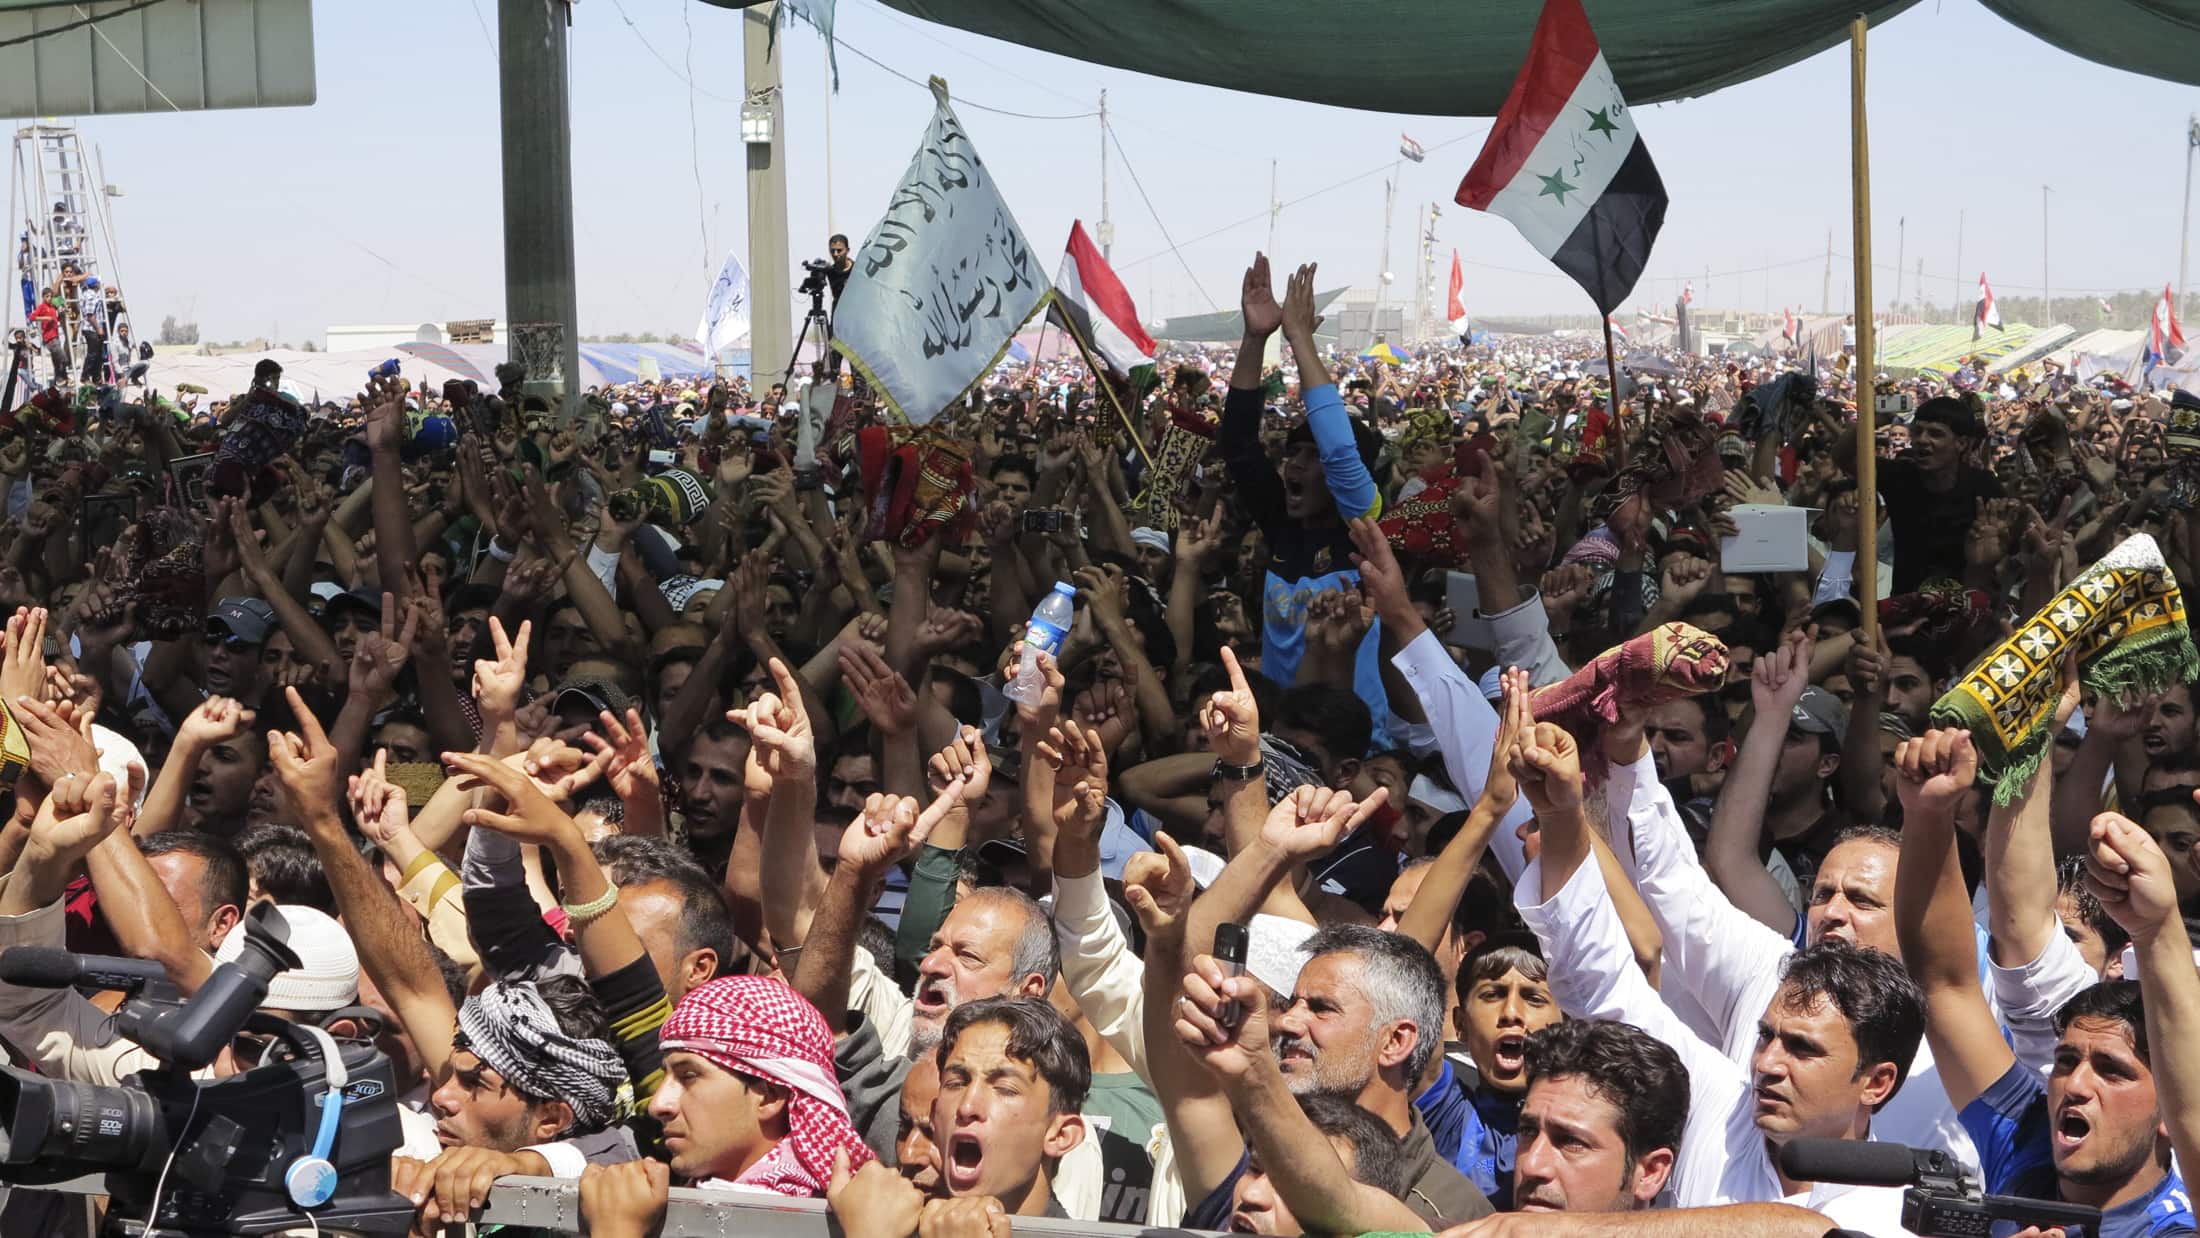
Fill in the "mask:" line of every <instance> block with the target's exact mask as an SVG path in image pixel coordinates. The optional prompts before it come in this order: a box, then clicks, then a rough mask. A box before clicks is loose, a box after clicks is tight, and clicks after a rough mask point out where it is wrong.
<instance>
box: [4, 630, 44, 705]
mask: <svg viewBox="0 0 2200 1238" xmlns="http://www.w3.org/2000/svg"><path fill="white" fill-rule="evenodd" d="M45 690H46V608H45V607H43V606H33V607H30V608H29V609H26V610H18V611H16V612H15V614H14V615H13V616H11V617H10V618H9V619H8V627H7V652H6V654H5V656H0V700H8V701H12V700H14V699H15V698H16V697H19V696H37V695H39V694H40V693H43V692H44V691H45Z"/></svg>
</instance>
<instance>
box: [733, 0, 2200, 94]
mask: <svg viewBox="0 0 2200 1238" xmlns="http://www.w3.org/2000/svg"><path fill="white" fill-rule="evenodd" d="M753 2H754V0H710V3H713V4H716V5H719V6H721V7H724V8H744V7H747V6H748V4H750V3H753ZM882 2H883V3H885V4H886V5H887V6H888V7H891V8H894V9H898V10H900V11H902V12H904V13H907V14H909V15H910V16H912V17H921V18H923V19H925V20H927V21H934V22H939V23H941V24H942V25H947V26H954V27H956V28H958V29H962V30H968V31H971V32H973V33H976V34H983V35H988V36H991V37H993V38H996V39H1002V40H1005V41H1007V42H1010V43H1017V44H1021V45H1023V46H1025V47H1036V48H1039V49H1040V50H1042V51H1049V52H1054V53H1057V54H1059V55H1063V56H1069V57H1073V58H1075V59H1078V60H1086V61H1091V62H1093V63H1095V64H1104V65H1112V66H1114V67H1116V68H1119V69H1129V70H1132V71H1134V72H1138V73H1150V74H1153V75H1155V76H1157V77H1168V78H1175V79H1177V80H1178V81H1185V82H1199V83H1202V84H1204V85H1209V86H1221V87H1225V88H1227V89H1230V90H1244V91H1250V92H1252V93H1255V94H1264V95H1277V96H1281V97H1284V98H1290V99H1304V100H1307V101H1309V102H1313V103H1326V104H1332V105H1334V106H1337V107H1353V108H1366V109H1370V110H1374V111H1383V112H1412V113H1422V114H1426V115H1431V116H1494V115H1496V114H1497V110H1498V108H1499V107H1500V106H1501V105H1502V104H1503V103H1504V101H1505V94H1506V92H1507V91H1508V90H1510V89H1511V88H1512V82H1513V77H1514V75H1515V74H1516V73H1518V72H1519V70H1520V65H1521V62H1522V61H1523V60H1524V59H1526V56H1527V51H1528V37H1529V35H1530V34H1531V33H1532V32H1533V31H1534V29H1535V21H1536V17H1537V15H1538V14H1540V13H1541V12H1542V10H1543V4H1542V0H1471V2H1470V0H1111V3H1107V4H1092V3H1070V2H1069V0H882ZM1914 3H1916V0H1880V2H1878V3H1865V4H1862V5H1859V4H1858V3H1857V0H1846V2H1845V3H1844V2H1840V0H1583V7H1584V8H1586V9H1587V10H1588V13H1589V20H1590V21H1591V22H1592V23H1594V25H1595V26H1596V32H1597V39H1598V41H1599V42H1600V43H1601V44H1602V45H1603V47H1604V53H1605V59H1606V60H1607V61H1608V62H1609V63H1610V64H1611V66H1612V76H1613V77H1614V78H1615V79H1616V80H1617V81H1618V83H1619V87H1620V90H1621V91H1622V92H1623V93H1624V94H1625V95H1626V96H1627V99H1628V101H1629V102H1631V103H1637V104H1642V103H1656V102H1659V101H1661V100H1665V99H1681V98H1687V97H1690V96H1693V95H1702V94H1708V93H1710V92H1711V91H1714V90H1717V89H1719V88H1720V87H1723V86H1732V85H1734V84H1735V83H1737V82H1745V81H1748V80H1749V79H1751V78H1754V77H1761V76H1763V75H1764V74H1767V73H1770V72H1772V71H1774V70H1776V69H1781V68H1784V67H1786V66H1788V65H1791V64H1794V63H1795V62H1796V61H1799V60H1802V59H1805V58H1807V57H1809V56H1812V55H1814V54H1816V53H1818V52H1821V51H1824V50H1825V49H1826V48H1829V47H1832V46H1834V45H1835V44H1837V43H1840V42H1842V41H1844V40H1845V39H1847V37H1848V28H1849V22H1850V20H1851V19H1852V18H1854V17H1855V15H1856V14H1857V12H1858V11H1859V9H1861V10H1862V11H1863V12H1865V13H1866V15H1867V16H1868V17H1869V18H1870V19H1871V22H1872V25H1873V26H1874V27H1877V26H1878V25H1879V24H1880V23H1882V22H1884V21H1886V20H1887V19H1888V18H1890V17H1893V16H1895V15H1896V14H1898V13H1900V12H1902V11H1903V10H1904V9H1907V8H1909V7H1910V6H1911V5H1912V4H1914ZM1982 3H1984V4H1985V5H1986V7H1987V8H1988V9H1990V10H1992V11H1993V12H1995V13H1998V14H2000V15H2001V16H2002V17H2004V18H2006V19H2008V20H2009V21H2010V22H2013V23H2015V24H2016V25H2017V26H2019V27H2021V28H2023V29H2025V30H2027V31H2030V32H2031V33H2032V34H2034V35H2037V36H2038V37H2040V38H2042V39H2044V40H2046V41H2047V42H2049V43H2052V44H2054V45H2055V46H2057V47H2059V48H2062V49H2063V50H2064V51H2067V52H2070V53H2072V54H2074V55H2078V56H2083V57H2085V58H2086V59H2088V60H2093V61H2097V62H2099V63H2101V64H2106V65H2112V66H2114V67H2116V68H2120V69H2128V70H2131V71H2133V72H2136V73H2144V74H2147V75H2149V76H2152V77H2159V78H2164V79H2167V80H2170V81H2177V82H2185V83H2188V84H2191V85H2200V0H1982ZM1892 37H1900V34H1899V32H1898V33H1897V34H1896V35H1894V36H1892ZM951 80H952V79H951ZM957 84H959V83H957Z"/></svg>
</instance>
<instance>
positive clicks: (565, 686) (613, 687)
mask: <svg viewBox="0 0 2200 1238" xmlns="http://www.w3.org/2000/svg"><path fill="white" fill-rule="evenodd" d="M569 697H578V698H580V699H581V700H584V701H586V702H588V709H589V713H591V714H597V713H602V712H604V711H606V710H609V711H610V712H611V713H613V714H618V715H623V714H625V713H626V707H627V705H628V704H630V703H631V702H630V700H629V698H628V697H627V695H626V689H624V688H622V687H620V686H619V685H617V684H615V683H613V682H611V681H610V680H608V679H599V678H597V677H595V676H593V675H576V676H574V677H573V678H571V679H568V680H566V681H565V682H563V683H561V684H559V685H558V686H557V690H556V691H555V692H553V693H552V694H551V698H550V708H551V709H553V710H558V709H563V708H565V706H566V704H567V700H568V698H569Z"/></svg>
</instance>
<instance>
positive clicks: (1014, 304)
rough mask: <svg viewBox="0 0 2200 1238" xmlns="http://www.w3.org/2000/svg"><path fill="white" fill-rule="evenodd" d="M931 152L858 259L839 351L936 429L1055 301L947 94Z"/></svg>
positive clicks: (938, 97) (916, 162)
mask: <svg viewBox="0 0 2200 1238" xmlns="http://www.w3.org/2000/svg"><path fill="white" fill-rule="evenodd" d="M932 94H933V98H934V100H935V101H936V105H935V107H934V108H933V111H932V123H931V125H930V126H928V127H927V128H926V129H925V134H924V143H923V145H921V146H919V147H918V148H917V154H916V158H914V159H912V160H911V161H910V163H909V170H908V171H907V172H906V173H904V174H903V175H902V178H901V184H900V185H899V186H898V187H897V188H896V189H895V190H894V197H893V200H892V201H891V202H890V203H888V204H887V207H886V217H885V218H884V219H881V220H880V221H879V223H878V226H877V227H875V228H873V229H872V230H871V235H870V236H869V237H867V238H865V239H864V242H863V247H862V248H861V249H859V250H857V251H856V252H855V254H854V255H853V258H854V261H855V270H854V271H852V272H850V274H849V276H848V285H847V287H846V288H845V289H843V290H842V292H841V294H840V304H839V306H838V308H837V309H835V310H834V312H833V336H834V339H833V346H834V347H835V348H837V349H839V350H840V351H841V352H842V353H844V354H846V355H847V357H848V360H849V361H850V362H852V363H854V365H855V366H856V368H857V369H858V370H860V371H862V373H863V374H864V376H865V377H866V378H868V379H869V380H870V383H871V386H872V387H873V388H875V389H876V390H877V391H878V392H879V393H880V394H881V395H882V396H883V397H884V398H885V399H886V400H887V402H888V403H890V404H891V405H892V406H893V407H894V408H895V410H896V411H898V412H900V413H901V415H902V416H903V417H905V418H907V419H908V420H910V421H912V422H916V423H920V424H921V423H924V422H929V421H931V420H932V419H933V418H934V417H936V416H938V415H939V413H940V411H941V410H943V409H945V408H946V407H947V406H948V405H949V404H952V403H954V402H955V400H956V398H957V397H959V396H961V395H962V394H963V393H964V392H965V391H967V390H969V388H970V385H971V384H972V383H975V382H977V381H978V379H980V378H981V377H983V376H984V375H985V373H986V371H987V370H990V369H991V368H992V367H993V365H994V363H995V362H997V361H999V360H1000V358H1001V356H1002V354H1003V353H1005V352H1007V351H1008V346H1009V344H1010V343H1011V342H1012V341H1013V340H1014V339H1015V336H1016V331H1017V329H1018V328H1020V327H1022V326H1023V325H1024V323H1025V321H1026V320H1028V319H1029V318H1030V317H1031V316H1032V315H1033V314H1035V313H1037V312H1038V311H1039V310H1040V308H1041V307H1043V306H1045V305H1046V303H1047V298H1048V296H1049V295H1050V294H1051V293H1052V291H1053V289H1052V287H1051V285H1049V284H1048V283H1047V277H1046V273H1045V272H1044V271H1043V270H1042V269H1041V268H1040V266H1039V264H1038V262H1037V261H1036V260H1035V258H1034V256H1033V254H1032V251H1031V245H1030V244H1029V243H1028V242H1027V241H1025V240H1024V233H1023V229H1021V228H1019V227H1018V226H1017V225H1016V217H1015V215H1014V214H1012V213H1010V211H1009V209H1008V203H1007V202H1005V201H1003V200H1002V199H1001V194H1000V187H999V186H998V185H997V184H996V183H995V182H994V180H993V175H992V173H991V172H989V171H987V169H986V166H985V164H984V163H983V162H982V161H981V160H980V159H979V158H978V151H977V148H976V147H974V146H972V145H971V142H970V136H969V134H967V133H965V132H964V131H963V127H962V122H961V121H959V120H957V119H956V118H955V109H954V108H953V107H951V106H949V104H948V101H947V87H946V84H945V83H944V82H941V81H940V80H939V79H938V78H934V79H932Z"/></svg>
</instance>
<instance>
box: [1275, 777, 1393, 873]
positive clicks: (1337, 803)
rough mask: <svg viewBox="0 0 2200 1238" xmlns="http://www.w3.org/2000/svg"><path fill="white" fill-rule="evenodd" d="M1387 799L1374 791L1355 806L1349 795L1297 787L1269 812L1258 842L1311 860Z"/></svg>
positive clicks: (1383, 793)
mask: <svg viewBox="0 0 2200 1238" xmlns="http://www.w3.org/2000/svg"><path fill="white" fill-rule="evenodd" d="M1389 796H1390V793H1389V791H1387V790H1385V789H1384V788H1381V787H1377V788H1376V789H1375V793H1374V794H1373V795H1370V796H1368V797H1367V798H1366V799H1364V800H1360V801H1357V802H1355V801H1354V800H1353V798H1352V793H1351V792H1349V791H1335V790H1331V789H1330V788H1328V787H1318V786H1306V787H1300V788H1299V789H1297V790H1296V791H1293V792H1292V793H1291V794H1289V795H1287V796H1285V797H1283V799H1281V800H1279V801H1278V802H1277V803H1276V806H1275V807H1274V808H1272V809H1270V810H1269V811H1268V819H1267V820H1266V821H1263V822H1262V823H1261V826H1260V840H1261V842H1263V843H1265V844H1267V845H1268V846H1271V847H1274V848H1275V849H1276V850H1278V851H1280V852H1282V853H1283V854H1284V855H1286V856H1289V857H1290V858H1291V859H1293V860H1310V859H1312V858H1314V857H1315V856H1318V855H1321V854H1322V853H1323V852H1326V851H1328V850H1329V849H1330V848H1331V847H1334V846H1336V845H1337V842H1338V840H1339V839H1342V838H1344V837H1345V836H1346V835H1348V834H1350V833H1351V832H1352V831H1354V830H1356V829H1358V828H1359V827H1360V823H1361V822H1363V821H1365V820H1367V819H1368V818H1369V817H1370V816H1373V815H1374V813H1375V810H1376V809H1377V808H1380V807H1381V806H1382V804H1383V801H1384V800H1386V799H1388V798H1389Z"/></svg>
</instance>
